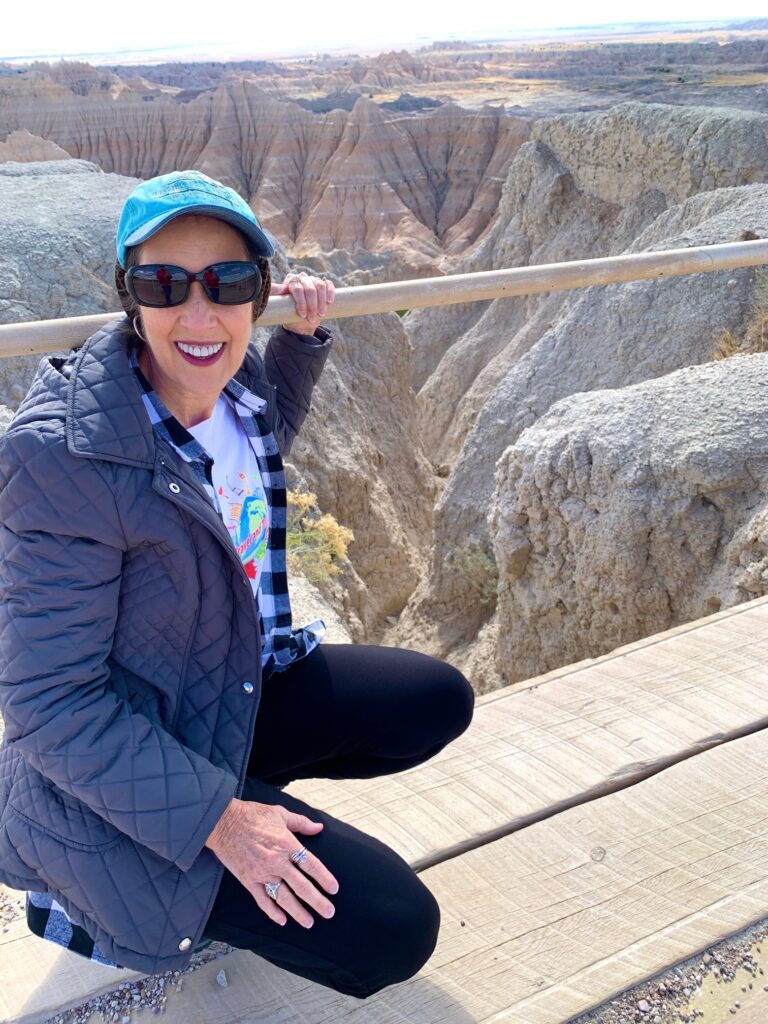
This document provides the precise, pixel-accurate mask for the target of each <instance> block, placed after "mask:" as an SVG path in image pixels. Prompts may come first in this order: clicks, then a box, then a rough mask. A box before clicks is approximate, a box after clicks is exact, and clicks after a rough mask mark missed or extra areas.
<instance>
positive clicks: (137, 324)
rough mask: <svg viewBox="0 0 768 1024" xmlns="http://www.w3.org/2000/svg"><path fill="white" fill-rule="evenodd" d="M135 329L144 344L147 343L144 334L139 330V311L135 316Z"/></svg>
mask: <svg viewBox="0 0 768 1024" xmlns="http://www.w3.org/2000/svg"><path fill="white" fill-rule="evenodd" d="M133 329H134V331H135V332H136V333H137V334H138V336H139V337H140V338H141V340H142V341H143V342H144V344H145V345H146V343H147V339H146V338H145V337H144V335H143V334H142V333H141V331H140V330H139V314H138V313H137V314H136V316H135V317H134V318H133Z"/></svg>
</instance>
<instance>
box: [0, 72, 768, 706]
mask: <svg viewBox="0 0 768 1024" xmlns="http://www.w3.org/2000/svg"><path fill="white" fill-rule="evenodd" d="M458 66H459V67H460V63H459V65H458ZM145 70H146V69H137V70H136V72H135V75H136V80H135V81H134V82H133V85H131V83H130V80H129V83H128V85H127V86H126V85H125V83H124V81H123V79H122V78H120V77H119V76H117V74H116V72H115V71H103V72H99V73H98V74H97V73H96V72H94V75H95V78H96V79H98V80H100V81H103V83H104V87H103V88H101V87H97V86H96V85H95V84H94V82H93V81H91V80H88V81H85V82H84V84H82V86H77V85H75V86H74V87H73V85H72V82H70V83H69V85H65V84H64V85H63V84H61V83H57V82H56V81H55V80H54V78H52V77H51V76H50V75H48V76H46V74H45V73H44V72H43V71H40V70H38V71H34V72H26V73H25V74H26V76H27V77H26V78H25V75H24V74H22V75H19V76H18V77H19V79H20V80H24V81H23V83H22V85H19V86H18V88H16V86H15V84H14V88H16V92H15V93H14V97H15V98H14V101H13V103H12V102H11V101H10V100H9V99H8V96H9V94H10V92H11V91H12V90H11V87H10V85H9V86H8V87H7V88H6V91H5V93H4V94H3V97H2V98H0V138H2V137H4V136H5V137H6V138H5V142H4V143H0V146H2V145H5V146H6V147H7V148H6V149H5V150H2V149H0V160H2V159H5V160H8V158H9V156H11V158H12V159H11V160H10V162H6V163H3V164H1V165H0V237H2V239H3V245H2V249H0V269H1V271H2V272H1V273H0V281H2V285H0V321H2V322H6V323H8V322H13V321H19V320H29V319H33V318H36V317H40V318H42V317H46V318H48V317H55V316H68V315H75V314H80V313H92V312H95V311H97V310H98V309H105V310H108V309H115V308H117V300H116V296H115V295H114V292H113V291H112V288H111V284H110V282H111V267H112V262H113V249H112V246H113V237H114V236H113V232H114V224H115V222H116V218H117V215H118V212H119V209H120V206H121V204H122V202H123V199H124V198H125V196H126V195H127V193H128V192H129V191H130V190H131V188H132V187H133V186H134V184H135V180H136V177H145V176H149V175H151V174H154V173H157V172H158V171H161V170H167V169H169V168H170V167H172V166H182V165H185V166H189V165H193V166H198V167H200V168H201V169H203V170H205V171H207V172H209V173H212V174H214V175H217V176H219V177H224V178H226V179H227V180H228V181H230V182H231V183H232V184H234V185H236V187H238V188H239V189H240V190H241V191H242V192H243V194H244V195H245V196H246V197H247V198H248V199H249V200H251V201H252V202H253V204H254V207H255V209H256V210H257V213H258V215H259V216H260V217H261V218H262V219H263V220H264V222H265V223H266V224H267V226H268V227H269V229H270V230H271V231H273V233H274V234H275V236H276V237H277V238H278V239H279V241H280V242H281V244H282V250H281V252H280V254H279V256H278V258H277V260H276V264H277V270H278V274H279V273H281V272H284V271H285V270H286V269H287V267H288V265H289V264H290V265H291V266H296V265H304V266H307V267H308V268H310V269H322V270H325V271H328V272H330V273H332V274H333V275H334V276H335V278H336V279H337V280H338V281H339V282H341V283H343V282H345V281H346V282H354V283H358V282H360V281H364V280H371V279H385V278H387V277H392V276H406V275H410V276H415V274H417V273H425V274H426V273H428V272H429V273H435V272H444V271H447V270H450V271H454V270H455V271H459V272H462V271H475V270H489V269H492V268H495V267H511V266H520V265H526V264H535V263H544V262H553V261H558V260H567V259H575V258H582V257H588V256H598V255H610V254H618V253H622V252H639V251H647V250H651V249H666V248H678V247H684V246H691V245H701V244H707V243H714V242H729V241H738V240H740V239H748V238H762V237H768V116H767V115H766V114H764V113H762V112H760V111H759V110H752V109H746V108H747V107H748V106H749V104H746V103H743V104H741V107H742V109H737V108H736V107H735V106H731V107H728V108H726V107H716V106H710V107H705V106H696V105H691V104H688V103H682V102H680V103H675V104H658V103H639V102H625V103H619V104H612V105H609V106H605V105H600V108H599V109H593V110H587V111H582V112H561V113H559V114H556V115H555V116H551V117H545V118H542V117H532V116H530V114H529V112H525V111H523V112H520V111H515V112H513V113H509V112H508V111H507V110H505V109H503V108H502V107H496V106H491V107H488V106H482V105H481V106H480V107H479V108H478V109H476V110H468V109H464V108H462V107H459V106H458V105H456V104H451V103H445V102H441V103H440V105H439V106H437V107H431V108H428V109H424V110H420V111H392V110H387V109H386V108H382V106H380V105H379V104H378V103H376V102H375V101H374V100H372V99H371V98H370V97H367V96H364V95H360V96H358V97H357V98H356V99H355V101H354V103H353V105H352V107H351V109H350V110H343V109H334V110H331V111H329V112H327V113H315V112H313V111H312V110H310V109H307V107H306V106H301V105H300V104H298V103H296V102H295V101H294V100H292V99H287V98H285V97H284V96H283V97H276V96H275V95H271V94H270V93H269V92H268V91H267V90H266V89H264V88H263V84H264V83H263V82H262V83H261V84H259V83H258V82H256V81H253V80H248V81H240V82H233V81H231V80H228V79H227V78H226V77H224V76H223V74H222V73H220V69H217V68H215V67H211V68H209V69H207V71H205V74H207V75H208V78H209V79H210V81H209V83H208V84H206V85H205V86H204V87H203V86H201V84H200V79H199V77H198V79H197V82H196V84H194V83H193V81H192V80H191V78H190V76H189V75H187V76H186V78H185V75H184V74H183V73H182V71H181V70H178V71H177V73H176V77H175V78H174V77H173V76H171V74H170V72H168V73H167V74H166V73H162V74H161V73H160V72H157V73H156V75H155V78H156V81H154V82H151V81H149V79H148V78H147V77H146V73H145ZM204 70H205V69H204ZM337 71H338V69H337ZM379 71H381V68H380V69H379ZM201 73H202V72H201ZM382 73H383V72H382ZM340 74H341V72H338V74H337V78H338V77H339V75H340ZM345 74H346V75H347V79H345V80H343V81H342V80H338V81H336V82H335V83H333V84H334V85H335V87H336V88H337V89H339V90H341V91H342V92H344V91H346V92H348V91H349V88H350V81H352V82H354V78H355V75H357V72H356V71H355V70H354V69H347V70H346V72H345ZM164 75H165V77H164ZM35 76H37V77H35ZM99 76H101V77H99ZM254 77H258V76H254ZM363 77H365V76H363ZM139 79H140V83H139ZM116 80H117V82H118V85H116V84H115V83H116ZM3 82H4V79H3V78H2V77H0V86H2V83H3ZM121 82H122V83H123V85H120V84H119V83H121ZM51 83H52V84H51ZM137 83H138V84H137ZM328 83H329V79H328V77H323V78H322V80H321V82H320V85H321V86H322V88H321V89H316V90H315V91H316V92H318V91H319V92H323V91H324V90H326V93H325V94H327V93H328V92H330V90H329V89H328ZM357 84H358V85H359V84H361V83H360V82H358V83H357ZM369 84H370V83H369ZM401 85H402V83H400V82H398V83H396V87H397V88H400V86H401ZM283 87H284V91H285V90H287V89H289V88H295V83H294V84H291V82H290V81H289V82H288V83H287V84H286V83H285V82H283ZM375 87H376V88H381V87H382V85H381V81H380V80H377V82H376V86H375ZM78 88H79V89H80V91H79V92H78V91H77V89H78ZM142 89H143V90H150V91H151V90H152V89H155V90H157V94H156V95H155V97H154V98H153V99H151V100H148V99H142V98H141V95H142V92H141V90H142ZM163 89H168V90H171V92H163V91H162V90H163ZM25 90H26V95H27V96H28V103H27V105H26V107H24V106H23V104H21V103H20V101H19V96H20V95H21V94H23V93H24V92H25ZM57 90H58V91H57ZM62 90H63V91H62ZM115 90H117V95H116V96H113V95H112V92H114V91H115ZM173 90H176V92H175V93H174V92H173ZM183 90H186V91H187V92H186V94H185V98H184V99H183V101H182V100H179V99H178V96H179V95H181V94H182V91H183ZM190 92H191V93H194V95H193V96H192V97H191V98H187V97H188V95H189V93H190ZM315 98H317V97H315ZM117 112H119V113H120V117H121V121H120V125H121V126H120V128H119V129H118V128H117V127H115V125H116V120H115V118H116V113H117ZM164 115H167V116H164ZM171 115H172V116H171ZM62 151H63V152H62ZM65 154H68V157H67V158H65ZM72 158H76V159H72ZM51 253H55V254H56V260H55V264H54V263H53V262H52V261H51V259H50V254H51ZM767 281H768V277H767V276H766V273H765V272H763V271H760V270H754V269H746V270H740V271H735V272H729V273H714V274H707V275H695V276H689V277H684V278H675V279H670V280H665V281H657V282H636V283H632V284H627V285H613V286H608V287H601V288H591V289H588V290H583V291H578V292H573V293H560V294H553V295H548V296H537V297H528V298H518V299H504V300H497V301H495V302H490V303H474V304H468V305H466V306H455V307H444V308H442V309H433V310H423V311H416V310H414V311H411V312H410V313H408V314H407V315H406V316H404V317H402V318H401V317H398V316H396V315H395V314H387V315H379V316H371V317H360V318H356V319H354V320H346V321H339V322H338V323H336V324H335V325H334V333H335V336H336V347H335V350H334V357H333V359H332V360H331V361H330V362H329V364H328V367H327V369H326V372H325V374H324V377H323V378H322V380H321V382H320V385H319V387H318V391H317V395H316V400H315V403H314V406H313V409H312V412H311V414H310V417H309V419H308V421H307V423H306V426H305V428H304V432H303V435H302V436H301V437H300V439H299V440H298V442H297V443H296V445H295V447H294V449H293V452H292V454H291V465H290V467H289V474H290V479H291V482H292V483H293V485H294V486H298V487H301V488H304V489H308V490H312V491H313V492H314V493H315V494H316V495H317V499H318V505H319V507H320V508H321V509H322V510H323V511H324V512H331V513H332V514H333V515H334V516H335V517H336V518H337V519H338V520H339V522H341V523H342V524H344V525H345V526H348V527H350V528H352V530H353V531H354V533H355V541H354V543H353V544H352V545H351V547H350V551H349V562H348V563H347V564H346V565H345V567H344V572H343V575H342V577H340V578H338V579H337V580H329V581H328V582H327V583H326V584H324V585H323V587H322V589H323V593H324V599H325V600H326V601H328V602H330V604H331V605H332V606H333V607H334V609H335V610H336V611H337V612H338V614H339V616H340V618H341V620H342V621H343V623H344V625H345V628H346V629H347V630H348V631H349V634H350V635H351V636H352V637H353V638H354V639H355V640H358V641H360V640H376V641H381V640H382V639H383V640H385V641H386V642H394V643H404V644H409V645H412V646H414V647H416V648H419V649H421V650H426V651H428V652H431V653H436V654H439V655H441V656H444V657H447V658H449V659H450V660H452V661H454V662H455V663H456V664H459V665H460V666H462V667H463V668H464V669H465V670H466V671H467V672H468V674H469V675H470V677H471V678H472V681H473V684H474V685H475V687H476V688H477V689H478V690H479V691H483V690H487V689H492V688H494V687H496V686H499V685H501V684H504V683H509V682H514V681H516V680H520V679H524V678H527V677H529V676H531V675H535V674H537V673H539V672H543V671H546V670H548V669H552V668H555V667H558V666H560V665H563V664H567V663H571V662H574V661H578V660H579V659H582V658H585V657H591V656H596V655H599V654H603V653H606V652H607V651H610V650H612V649H613V648H614V647H616V646H617V645H620V644H625V643H628V642H630V641H632V640H634V639H637V638H640V637H643V636H646V635H648V634H650V633H653V632H657V631H661V630H664V629H667V628H669V627H671V626H674V625H676V624H679V623H681V622H686V621H689V620H691V619H694V618H697V617H700V616H703V615H706V614H708V613H709V612H711V611H713V610H716V609H718V608H723V607H728V606H730V605H733V604H736V603H738V602H740V601H744V600H746V599H748V598H751V597H754V596H757V595H759V594H763V593H766V592H768V499H766V494H768V433H766V431H765V430H764V428H763V423H764V420H765V393H766V388H767V387H768V352H766V351H764V349H765V346H764V345H763V344H762V343H761V342H760V337H761V336H760V332H759V330H756V328H755V325H756V324H757V325H758V326H759V324H760V323H761V322H762V321H761V317H763V316H764V317H765V322H768V283H767ZM30 282H32V284H30ZM724 332H729V333H728V335H727V337H729V338H730V342H729V347H727V349H726V350H724V349H723V339H724V338H725V337H726V334H724ZM262 333H263V332H257V334H262ZM263 340H264V339H263V337H261V338H260V341H261V342H263ZM718 349H719V352H720V354H723V353H724V352H727V353H728V354H729V358H725V359H719V358H715V357H716V355H718ZM35 364H36V360H22V359H14V360H3V363H2V366H0V373H1V374H2V380H1V381H0V401H2V402H3V403H4V404H5V405H6V406H7V407H8V409H12V408H13V407H14V406H15V405H16V404H17V403H18V401H19V400H20V398H21V396H22V394H23V393H24V389H25V387H26V384H27V382H28V380H29V378H30V375H31V373H32V372H33V368H34V365H35Z"/></svg>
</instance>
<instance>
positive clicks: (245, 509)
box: [187, 395, 269, 594]
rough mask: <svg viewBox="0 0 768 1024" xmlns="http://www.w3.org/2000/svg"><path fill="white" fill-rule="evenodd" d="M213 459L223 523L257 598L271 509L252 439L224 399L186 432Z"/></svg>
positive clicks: (215, 487)
mask: <svg viewBox="0 0 768 1024" xmlns="http://www.w3.org/2000/svg"><path fill="white" fill-rule="evenodd" d="M187 429H188V430H189V432H190V434H192V436H193V437H194V438H195V439H196V440H197V441H199V442H200V444H201V445H202V446H203V448H205V450H206V451H207V452H208V454H209V455H210V456H211V458H212V459H213V471H212V475H213V486H214V490H215V491H216V498H217V500H218V502H219V509H220V511H221V515H222V518H223V520H224V525H225V526H226V527H227V529H228V530H229V536H230V538H231V540H232V543H233V545H234V547H235V550H236V551H237V553H238V555H239V556H240V561H241V562H242V563H243V569H244V570H245V574H246V576H247V577H248V578H249V579H250V581H251V586H252V588H253V593H254V594H257V593H258V589H259V580H260V577H261V570H262V566H263V565H264V556H265V555H266V553H267V538H268V537H269V507H268V505H267V497H266V493H265V490H264V484H263V481H262V479H261V472H260V471H259V465H258V462H257V461H256V455H255V454H254V451H253V448H252V447H251V443H250V441H249V440H248V436H247V434H246V433H245V431H244V430H243V428H242V427H241V425H240V422H239V420H238V417H237V413H236V412H235V410H234V408H233V407H232V405H231V403H230V402H229V400H228V399H227V398H226V397H225V396H224V395H221V396H220V397H219V399H218V401H217V402H216V405H215V407H214V410H213V415H212V416H210V417H209V418H208V419H207V420H203V421H202V423H197V424H196V425H195V426H194V427H188V428H187Z"/></svg>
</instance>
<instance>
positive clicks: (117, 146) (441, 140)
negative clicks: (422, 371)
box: [0, 58, 529, 276]
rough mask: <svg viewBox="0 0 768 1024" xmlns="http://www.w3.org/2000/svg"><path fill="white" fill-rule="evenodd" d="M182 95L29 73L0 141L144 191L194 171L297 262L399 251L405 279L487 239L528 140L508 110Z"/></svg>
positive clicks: (233, 92) (244, 89)
mask: <svg viewBox="0 0 768 1024" xmlns="http://www.w3.org/2000/svg"><path fill="white" fill-rule="evenodd" d="M402 59H403V58H400V63H402ZM84 67H87V66H84ZM90 71H91V72H95V69H90ZM73 76H74V79H75V80H72V81H70V79H72V78H73ZM179 95H180V94H176V93H174V92H173V91H172V90H166V91H163V90H162V89H149V88H148V86H147V83H146V82H144V81H142V80H140V79H139V80H134V79H130V80H128V81H124V80H122V79H119V78H117V77H116V76H114V75H112V76H110V75H109V74H107V73H105V74H104V75H102V76H101V77H98V76H97V77H96V78H95V79H93V80H91V79H90V78H88V76H84V77H83V79H82V80H80V78H78V77H77V76H76V75H75V74H74V72H72V73H71V74H70V75H69V76H65V77H64V78H63V80H55V79H54V77H51V76H50V75H49V74H47V73H44V72H43V71H38V72H34V73H31V72H30V73H27V74H26V75H22V76H19V79H18V80H17V79H6V80H4V81H3V83H2V88H0V137H2V134H3V133H9V132H13V131H16V130H19V129H25V130H27V131H29V132H31V133H34V134H35V135H36V136H39V137H40V138H41V139H43V140H49V143H50V144H55V145H56V146H58V147H61V148H63V149H64V150H65V151H66V152H67V153H69V154H71V155H72V156H74V157H78V158H82V159H85V160H88V161H91V162H93V163H96V164H97V165H98V166H100V167H101V168H102V169H103V170H105V171H108V172H113V173H117V174H122V175H127V176H131V177H137V178H150V177H152V176H153V175H155V174H161V173H164V172H167V171H170V170H175V169H179V168H185V167H194V168H197V169H199V170H202V171H204V172H206V173H207V174H210V175H212V176H213V177H215V178H218V179H220V180H222V181H224V182H226V183H227V184H229V185H232V186H233V187H234V188H236V189H238V191H239V192H241V194H242V195H243V196H244V197H245V198H246V199H247V200H248V201H249V202H250V203H251V204H252V205H253V208H254V209H255V211H256V213H257V215H258V216H259V217H260V219H261V220H262V221H263V222H264V225H265V226H266V227H267V229H268V230H270V231H271V232H272V233H273V234H274V235H275V236H276V237H277V238H278V239H280V241H281V243H282V244H283V245H284V246H285V247H286V249H287V251H288V252H289V253H293V254H296V255H309V254H313V255H316V254H317V253H319V252H327V251H330V250H333V249H343V250H346V251H353V250H356V249H359V250H367V251H372V252H376V251H382V252H384V251H386V252H396V253H397V254H398V256H399V262H400V268H399V270H400V276H403V274H405V273H411V274H413V273H421V272H423V273H426V272H428V271H429V270H430V269H431V268H433V266H434V263H435V261H436V260H437V259H438V258H439V257H441V256H443V255H445V254H452V253H455V252H462V251H463V250H464V249H465V248H466V247H467V246H468V245H469V244H471V243H472V242H474V241H475V240H476V239H477V238H478V237H479V236H480V234H481V233H482V232H483V231H484V230H485V229H486V228H487V226H488V224H489V223H490V221H491V219H492V218H493V216H494V214H495V211H496V208H497V205H498V200H499V196H500V194H501V185H502V182H503V180H504V176H505V174H506V171H507V168H508V167H509V164H510V162H511V160H512V159H513V157H514V155H515V153H516V152H517V150H518V149H519V147H520V145H521V144H522V143H523V142H524V141H525V139H526V138H527V136H528V133H529V122H528V121H526V120H523V119H521V118H519V117H513V116H511V115H509V114H507V113H506V112H505V111H504V109H503V108H502V107H500V106H499V107H483V108H481V109H480V110H464V109H462V108H460V107H457V106H454V105H452V104H444V105H443V106H441V107H439V108H438V109H436V110H431V111H428V112H426V113H412V114H403V113H400V112H394V111H385V110H382V109H381V108H380V107H379V106H377V105H376V104H375V103H373V102H371V101H370V100H369V99H367V98H366V97H364V96H361V97H360V98H359V99H358V100H357V102H356V104H355V105H354V107H353V108H352V110H350V111H347V110H332V111H330V112H329V113H326V114H314V113H312V112H310V111H309V110H307V109H305V108H304V107H302V106H300V105H298V104H297V103H294V102H289V101H285V100H280V99H277V98H275V97H273V96H272V95H270V94H269V93H268V92H266V91H264V89H262V88H261V87H260V86H259V85H257V84H255V83H254V82H252V81H248V80H240V81H223V82H222V83H221V84H219V85H218V86H217V87H216V88H215V89H207V90H205V91H203V92H201V93H200V94H198V95H193V97H192V98H191V99H189V100H188V101H182V99H180V98H179Z"/></svg>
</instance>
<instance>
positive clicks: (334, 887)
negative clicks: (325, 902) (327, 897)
mask: <svg viewBox="0 0 768 1024" xmlns="http://www.w3.org/2000/svg"><path fill="white" fill-rule="evenodd" d="M338 891H339V887H338V885H335V884H334V885H332V886H330V888H329V889H328V892H330V893H333V894H334V895H335V894H336V893H337V892H338Z"/></svg>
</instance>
